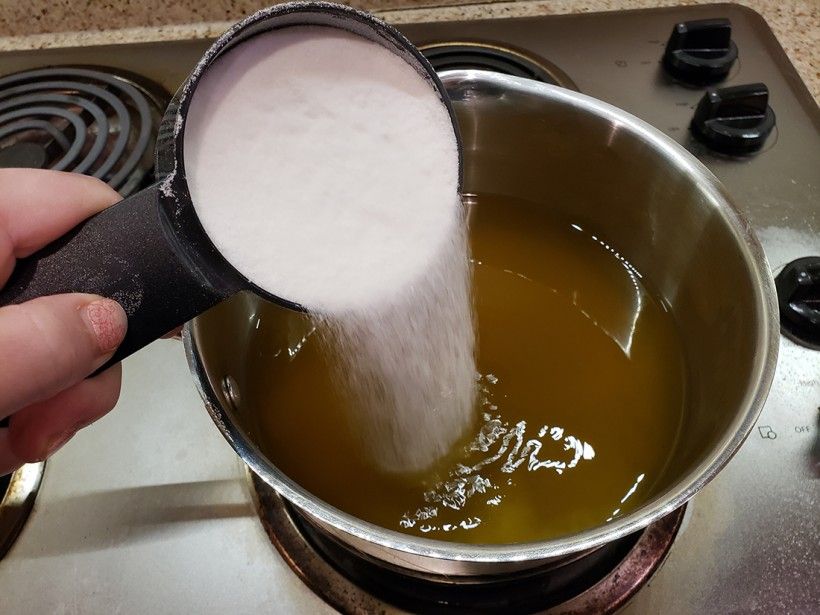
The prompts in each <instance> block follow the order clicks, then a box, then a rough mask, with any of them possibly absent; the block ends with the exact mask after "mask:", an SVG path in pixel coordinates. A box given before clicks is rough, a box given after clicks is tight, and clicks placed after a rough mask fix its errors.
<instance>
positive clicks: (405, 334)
mask: <svg viewBox="0 0 820 615" xmlns="http://www.w3.org/2000/svg"><path fill="white" fill-rule="evenodd" d="M471 282H472V269H471V265H470V261H469V247H468V243H467V230H466V224H464V223H462V224H461V225H457V226H456V227H455V228H454V231H453V235H452V238H451V241H450V242H448V243H447V245H446V246H445V248H444V249H443V250H442V251H441V252H440V253H439V255H438V257H437V258H436V259H435V261H434V263H433V265H432V266H431V267H430V268H429V270H428V271H426V272H425V274H424V275H423V276H422V277H421V278H420V279H419V280H418V281H417V282H416V283H415V284H412V285H410V286H409V287H408V288H406V289H405V290H404V292H402V293H401V294H399V295H397V296H395V297H393V298H392V299H391V300H390V301H388V302H384V303H381V304H377V305H373V306H370V307H369V308H367V309H362V310H357V311H350V312H346V313H345V314H342V315H334V316H324V317H318V318H319V320H321V326H320V327H318V329H320V330H322V331H323V332H324V334H323V338H324V340H325V342H326V344H327V347H328V349H329V350H330V349H332V350H333V352H335V354H336V355H337V362H336V366H337V369H336V380H337V384H338V386H340V387H342V388H343V390H345V391H346V392H347V393H348V394H349V395H350V396H351V398H352V399H351V404H350V407H351V408H352V409H353V410H352V411H353V416H352V417H351V418H352V420H353V422H354V424H355V426H356V431H357V432H358V434H359V436H360V437H361V438H363V439H364V441H365V442H364V443H365V447H364V448H365V450H368V451H369V452H370V454H371V455H372V457H373V461H375V462H376V463H377V464H378V465H379V466H380V467H381V468H382V469H385V470H388V471H394V472H412V471H419V470H423V469H425V468H427V467H428V466H430V465H431V464H433V463H434V462H435V461H437V460H438V459H439V458H440V457H442V456H443V455H445V454H446V453H447V452H448V451H449V450H450V448H451V447H452V445H453V444H454V443H455V442H456V440H458V439H459V438H460V437H461V436H462V434H463V433H464V430H465V429H466V428H467V427H468V426H469V425H470V424H471V423H472V419H473V416H474V407H475V396H476V386H475V377H476V365H475V329H474V325H473V314H472V293H471Z"/></svg>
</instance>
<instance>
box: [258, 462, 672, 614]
mask: <svg viewBox="0 0 820 615" xmlns="http://www.w3.org/2000/svg"><path fill="white" fill-rule="evenodd" d="M249 475H250V480H251V486H252V491H253V493H254V495H255V502H256V506H257V511H258V513H259V516H260V520H261V521H262V525H263V527H264V529H265V532H266V533H267V534H268V536H269V538H270V539H271V542H272V543H273V544H274V546H275V547H276V549H277V550H278V551H279V553H280V555H281V556H282V557H283V559H284V560H285V561H286V562H287V563H288V565H289V566H290V567H291V568H292V569H293V571H294V572H295V573H296V574H297V575H298V576H299V578H301V579H302V581H303V582H304V583H305V584H306V585H307V586H308V587H310V588H311V589H312V590H313V591H315V592H316V594H317V595H318V596H319V597H320V598H322V599H323V600H324V601H325V602H327V603H328V604H329V605H331V606H332V607H333V608H335V609H337V610H339V611H340V612H342V613H372V612H379V613H384V614H390V613H400V612H407V611H409V612H449V611H455V610H459V611H466V612H473V613H482V612H483V613H489V612H503V613H513V612H514V613H520V612H523V613H531V612H536V611H537V612H545V613H553V614H557V613H588V612H595V613H613V612H615V611H616V610H618V609H619V608H621V607H622V606H624V605H625V604H626V603H627V602H628V601H629V600H630V599H631V598H632V597H633V596H634V595H635V593H637V591H638V590H639V589H640V588H641V587H643V585H644V584H645V583H646V582H647V581H648V580H649V578H650V577H651V576H652V575H653V574H654V573H655V571H656V570H657V569H658V568H659V567H660V565H661V564H662V563H663V561H664V560H665V559H666V555H667V554H668V552H669V549H670V548H671V546H672V543H673V541H674V539H675V537H676V535H677V533H678V530H679V528H680V526H681V521H682V519H683V515H684V511H685V506H684V507H681V508H679V509H677V510H675V511H673V512H672V513H670V514H669V515H667V516H666V517H664V518H662V519H661V520H659V521H657V522H655V523H653V524H651V525H650V526H648V527H647V528H646V529H644V530H642V531H640V532H637V533H636V534H632V535H630V536H627V537H625V538H622V539H620V540H618V541H615V542H613V543H610V544H607V545H604V546H603V547H600V548H598V549H594V550H592V551H588V552H585V553H584V554H583V555H582V556H580V557H575V556H570V557H568V558H567V559H565V560H560V561H558V562H551V563H549V564H547V565H545V566H543V567H539V568H537V569H530V570H525V571H521V572H512V573H504V574H500V575H498V576H497V577H496V576H485V577H468V578H457V579H456V578H454V577H451V576H446V575H436V574H430V575H422V574H417V573H410V572H409V571H408V570H406V569H405V570H400V569H399V568H398V567H391V566H389V565H388V564H385V563H383V562H378V563H377V562H376V561H375V560H374V559H373V558H372V557H370V556H369V555H367V554H364V553H362V552H359V551H356V550H355V549H353V548H351V547H350V546H349V545H345V544H343V543H341V542H340V541H338V540H337V539H335V538H334V537H333V536H332V535H330V534H329V533H327V532H325V531H323V530H322V529H321V527H320V526H318V525H317V524H315V523H313V522H311V521H310V520H309V518H308V517H306V516H305V515H304V514H303V513H300V512H299V511H298V510H297V509H295V508H294V507H293V506H291V505H290V504H288V503H287V502H286V501H285V500H284V499H283V498H282V497H281V496H279V495H278V494H277V493H276V492H275V491H274V490H273V489H272V488H271V487H270V486H269V485H267V483H265V482H264V481H263V480H262V479H260V478H259V477H258V476H256V475H255V474H252V473H251V472H249Z"/></svg>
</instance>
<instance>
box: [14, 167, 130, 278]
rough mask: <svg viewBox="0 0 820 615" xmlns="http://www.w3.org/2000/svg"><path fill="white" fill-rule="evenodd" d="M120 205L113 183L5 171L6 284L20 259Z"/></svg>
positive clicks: (84, 177) (60, 173)
mask: <svg viewBox="0 0 820 615" xmlns="http://www.w3.org/2000/svg"><path fill="white" fill-rule="evenodd" d="M119 200H121V197H120V195H119V194H117V192H116V191H115V190H114V189H113V188H111V187H110V186H108V184H106V183H104V182H102V181H100V180H99V179H96V178H94V177H89V176H87V175H80V174H78V173H66V172H63V171H48V170H43V169H0V285H2V284H4V283H5V282H6V280H7V279H8V276H9V275H10V274H11V271H12V269H13V268H14V261H15V259H17V258H23V257H25V256H29V255H30V254H32V253H33V252H36V251H37V250H39V249H40V248H42V247H43V246H45V245H47V244H49V243H51V242H52V241H54V240H55V239H57V238H58V237H60V236H62V235H64V234H65V233H67V232H68V231H69V230H71V229H72V228H74V227H75V226H77V224H79V223H80V222H82V221H83V220H85V219H86V218H88V217H89V216H91V215H93V214H95V213H97V212H99V211H101V210H103V209H105V208H106V207H108V206H110V205H113V204H114V203H116V202H118V201H119Z"/></svg>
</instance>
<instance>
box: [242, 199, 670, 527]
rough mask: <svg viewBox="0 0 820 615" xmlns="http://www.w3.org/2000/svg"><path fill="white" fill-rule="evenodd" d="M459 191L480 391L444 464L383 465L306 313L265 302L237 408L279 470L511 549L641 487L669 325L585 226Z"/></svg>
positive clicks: (657, 432) (663, 401) (407, 522)
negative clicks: (465, 200) (466, 201)
mask: <svg viewBox="0 0 820 615" xmlns="http://www.w3.org/2000/svg"><path fill="white" fill-rule="evenodd" d="M470 200H471V203H472V204H471V207H472V210H471V238H472V257H473V260H474V267H475V269H474V292H475V298H476V300H475V303H476V313H477V318H478V345H479V356H478V367H479V371H480V373H481V376H480V379H479V381H478V386H479V388H480V393H479V396H478V405H477V407H476V409H475V421H474V425H473V426H472V427H471V429H470V430H469V433H467V434H465V435H464V437H463V438H462V440H461V441H460V442H459V443H458V445H457V446H455V447H453V449H452V451H451V453H450V455H449V456H448V457H447V458H445V459H442V460H440V461H439V462H437V463H435V464H434V465H433V467H432V468H430V469H429V470H428V471H425V472H422V473H419V474H414V475H402V476H399V475H395V474H388V473H383V472H381V471H380V470H379V469H378V467H376V466H375V465H374V464H372V463H371V462H370V461H369V460H368V456H367V454H366V452H365V451H363V450H362V444H361V443H360V441H359V440H358V439H357V438H356V437H355V436H354V435H353V432H352V431H351V426H350V425H349V424H348V421H347V418H346V417H347V416H348V415H349V410H348V408H347V407H346V402H345V398H344V396H343V395H340V394H339V392H338V391H337V390H336V389H335V388H334V387H333V386H332V384H331V368H330V366H329V365H328V361H329V359H328V358H327V353H323V352H322V344H321V343H319V340H318V339H317V337H318V336H317V335H316V334H315V332H314V333H312V334H311V333H310V332H311V328H312V327H311V325H310V323H309V322H308V321H307V319H306V318H305V317H303V316H299V315H294V314H292V313H289V312H287V311H285V310H282V309H279V308H276V307H273V306H266V307H265V308H264V309H263V311H262V312H261V314H260V316H259V320H258V322H257V323H256V327H257V331H256V332H255V334H254V335H253V336H252V338H251V339H252V342H251V348H250V349H249V355H248V357H249V360H248V362H247V364H246V369H247V370H248V372H247V374H246V378H244V379H243V380H244V381H245V382H246V387H245V389H244V390H243V391H242V400H241V403H242V412H241V414H243V415H245V416H248V415H250V416H251V417H252V420H253V422H254V424H253V425H250V426H249V427H250V429H251V431H252V433H253V435H254V437H255V438H256V440H257V443H258V445H259V446H260V448H261V449H262V451H263V452H264V453H265V454H266V455H267V456H268V458H270V459H271V460H272V461H273V462H274V463H275V464H276V465H277V466H278V467H279V468H280V469H281V470H282V471H284V472H285V473H286V474H287V475H288V476H290V477H291V478H292V479H294V480H295V481H297V482H298V483H300V484H301V485H302V486H303V487H305V488H306V489H307V490H309V491H310V492H312V493H313V494H315V495H316V496H318V497H320V498H322V499H323V500H325V501H326V502H328V503H330V504H332V505H333V506H336V507H337V508H339V509H341V510H343V511H346V512H348V513H350V514H352V515H355V516H357V517H359V518H361V519H364V520H367V521H370V522H372V523H375V524H377V525H380V526H382V527H385V528H389V529H393V530H397V531H401V532H406V533H408V534H414V535H418V536H425V537H428V538H435V539H440V540H448V541H455V542H466V543H517V542H527V541H536V540H544V539H549V538H555V537H559V536H563V535H567V534H571V533H573V532H577V531H580V530H584V529H588V528H591V527H594V526H598V525H601V524H604V523H606V522H608V521H610V520H612V519H614V518H616V517H618V516H621V515H623V514H625V513H626V512H628V511H629V510H632V509H634V508H635V507H637V506H639V505H640V504H641V503H643V502H644V501H645V500H646V499H647V497H648V496H649V495H651V493H652V487H653V484H654V483H656V481H658V479H659V478H660V477H661V475H662V474H663V472H664V469H665V466H666V464H667V461H668V460H669V458H670V456H671V453H672V450H673V447H674V445H675V441H676V436H677V433H678V430H679V428H680V425H681V421H682V413H683V406H684V367H683V358H682V353H681V349H680V343H679V339H678V332H677V329H676V326H675V322H674V320H673V318H672V316H671V314H670V313H669V312H668V311H667V310H666V309H665V307H664V306H663V305H662V303H660V302H658V301H657V300H655V299H654V298H653V297H652V296H651V295H650V294H649V293H648V292H647V291H646V289H645V288H644V286H643V284H642V280H641V277H640V275H639V273H638V272H637V271H636V270H634V268H632V266H631V265H630V264H629V262H628V261H627V260H625V258H623V257H622V256H621V255H620V254H618V253H617V247H614V246H609V245H608V244H607V243H606V240H605V239H604V238H600V237H598V236H596V235H595V234H594V232H591V231H588V230H586V229H583V228H582V227H581V226H580V225H577V224H576V225H573V224H572V221H568V220H561V219H558V218H556V217H555V216H554V215H553V214H551V213H550V212H549V211H547V210H546V208H544V207H539V206H537V205H535V204H529V203H525V202H521V201H514V200H512V199H509V198H502V197H498V196H494V195H479V196H477V197H471V199H470Z"/></svg>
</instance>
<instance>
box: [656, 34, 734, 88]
mask: <svg viewBox="0 0 820 615" xmlns="http://www.w3.org/2000/svg"><path fill="white" fill-rule="evenodd" d="M736 59H737V45H735V43H734V41H733V40H732V24H731V22H730V21H729V20H728V19H698V20H696V21H684V22H681V23H679V24H676V25H675V27H674V28H673V29H672V35H671V36H670V37H669V41H668V42H667V43H666V51H665V52H664V54H663V65H664V67H665V68H666V70H667V72H668V73H669V74H671V75H672V76H673V77H676V78H678V79H680V80H681V81H686V82H687V83H693V84H696V85H701V84H705V83H715V82H717V81H720V80H721V79H724V78H725V77H726V75H728V74H729V69H730V68H732V64H733V63H734V61H735V60H736Z"/></svg>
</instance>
